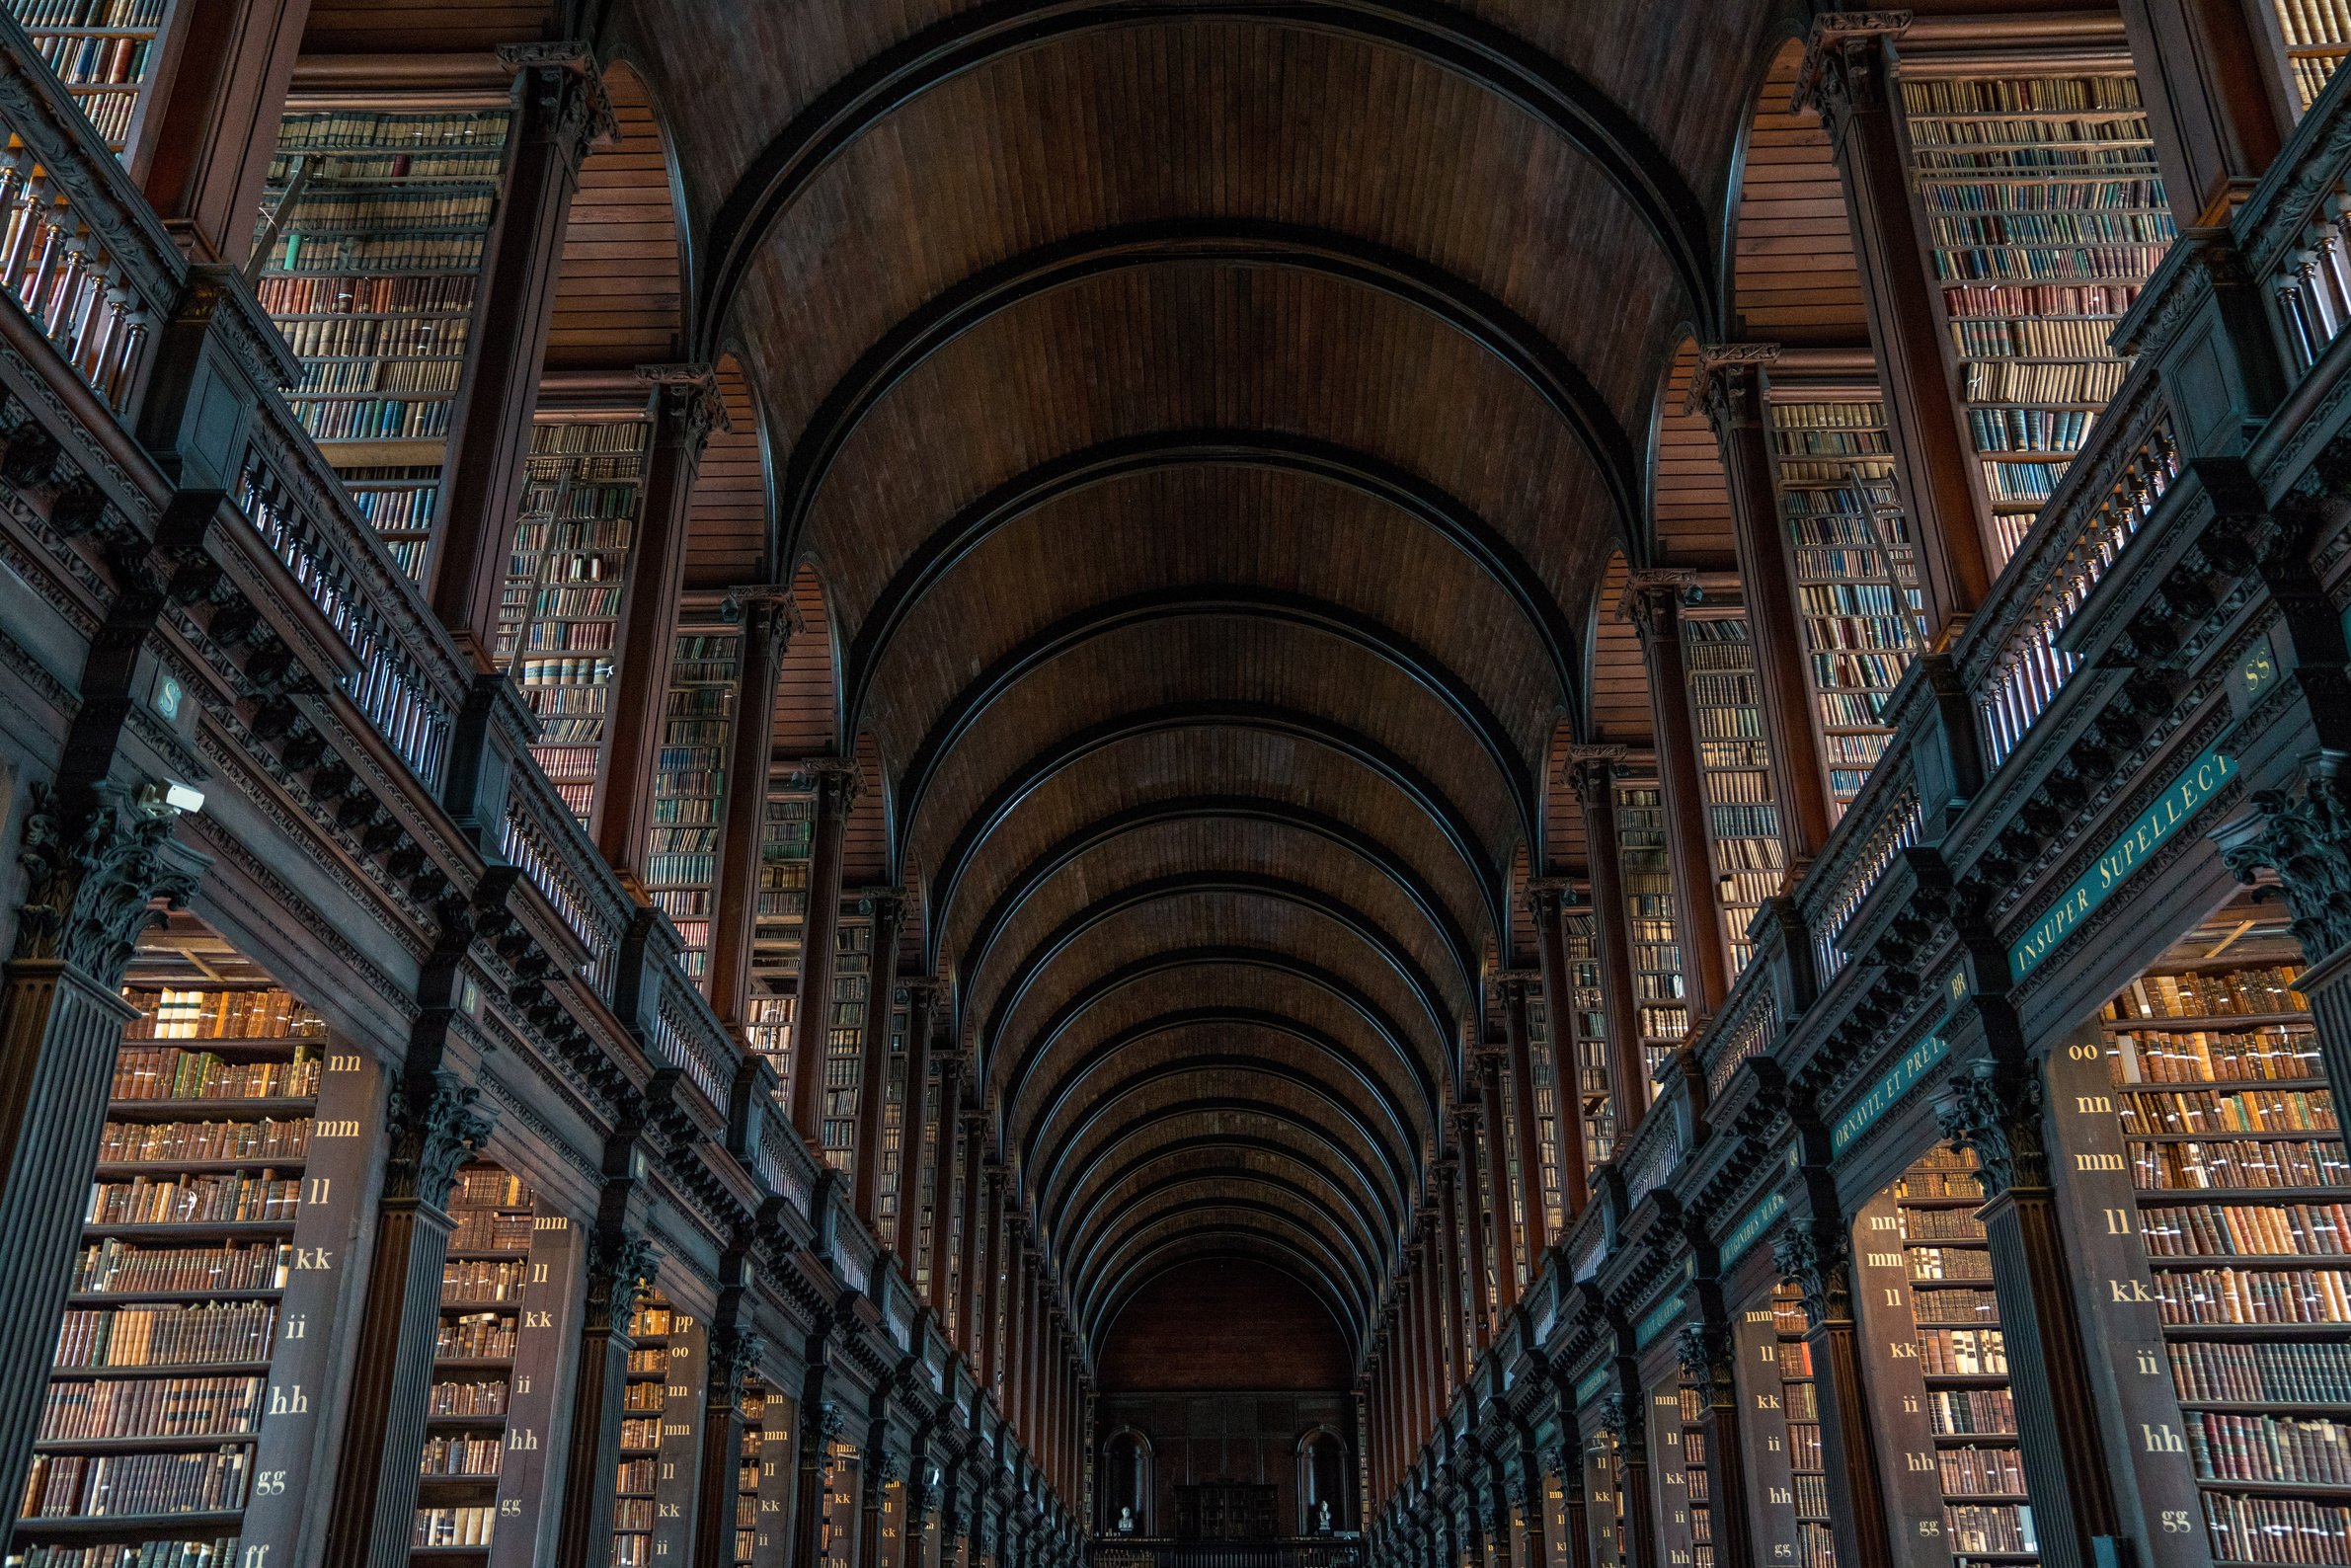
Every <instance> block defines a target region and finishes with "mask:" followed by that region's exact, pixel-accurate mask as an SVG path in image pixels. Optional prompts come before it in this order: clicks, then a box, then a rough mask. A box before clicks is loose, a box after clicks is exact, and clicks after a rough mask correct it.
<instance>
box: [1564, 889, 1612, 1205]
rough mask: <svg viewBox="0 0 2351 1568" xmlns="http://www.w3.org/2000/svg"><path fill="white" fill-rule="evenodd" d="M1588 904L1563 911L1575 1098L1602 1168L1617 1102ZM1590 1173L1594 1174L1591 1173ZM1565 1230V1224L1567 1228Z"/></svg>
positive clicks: (1588, 1145)
mask: <svg viewBox="0 0 2351 1568" xmlns="http://www.w3.org/2000/svg"><path fill="white" fill-rule="evenodd" d="M1593 919H1594V916H1593V910H1592V906H1591V905H1590V904H1589V903H1586V904H1581V905H1576V906H1572V907H1570V908H1567V909H1565V910H1563V911H1562V912H1561V914H1560V920H1559V924H1560V933H1561V936H1562V938H1563V945H1564V946H1565V947H1566V949H1567V974H1568V979H1569V980H1570V981H1571V982H1572V983H1573V984H1574V986H1575V1043H1576V1059H1575V1063H1574V1065H1573V1068H1572V1071H1573V1074H1574V1077H1575V1083H1576V1098H1577V1099H1579V1100H1580V1101H1582V1102H1583V1106H1584V1153H1585V1155H1586V1157H1587V1158H1588V1159H1589V1160H1590V1161H1591V1163H1592V1164H1593V1165H1594V1166H1595V1167H1597V1166H1600V1165H1602V1164H1605V1163H1606V1162H1607V1159H1608V1158H1609V1156H1610V1155H1611V1154H1612V1153H1613V1152H1614V1151H1615V1147H1616V1113H1615V1109H1614V1106H1615V1102H1614V1101H1613V1100H1612V1099H1611V1098H1610V1096H1609V1092H1608V1071H1609V1057H1608V1009H1607V1001H1606V1000H1605V999H1604V997H1603V993H1602V990H1601V979H1600V936H1599V933H1598V932H1596V931H1595V930H1594V929H1593ZM1586 1174H1587V1175H1589V1174H1590V1173H1589V1172H1587V1173H1586ZM1562 1233H1564V1227H1563V1228H1562Z"/></svg>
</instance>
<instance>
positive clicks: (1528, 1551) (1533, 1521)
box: [1512, 1444, 1551, 1568]
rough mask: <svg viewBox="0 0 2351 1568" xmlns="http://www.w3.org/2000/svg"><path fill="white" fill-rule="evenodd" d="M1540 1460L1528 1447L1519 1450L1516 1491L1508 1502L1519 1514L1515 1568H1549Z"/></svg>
mask: <svg viewBox="0 0 2351 1568" xmlns="http://www.w3.org/2000/svg"><path fill="white" fill-rule="evenodd" d="M1543 1501H1544V1499H1543V1470H1542V1460H1541V1459H1540V1458H1538V1457H1537V1456H1536V1454H1535V1450H1534V1448H1533V1446H1532V1445H1531V1444H1528V1445H1527V1446H1525V1447H1522V1448H1521V1449H1520V1450H1519V1462H1518V1490H1517V1493H1516V1495H1515V1496H1514V1497H1513V1498H1512V1502H1513V1503H1515V1504H1516V1505H1517V1507H1518V1510H1519V1520H1520V1535H1519V1560H1518V1562H1517V1564H1516V1565H1515V1568H1550V1563H1551V1548H1550V1542H1549V1540H1548V1539H1547V1538H1546V1531H1547V1529H1548V1526H1549V1521H1548V1520H1547V1519H1545V1518H1544V1515H1545V1514H1546V1513H1547V1512H1548V1510H1546V1509H1545V1508H1544V1507H1543Z"/></svg>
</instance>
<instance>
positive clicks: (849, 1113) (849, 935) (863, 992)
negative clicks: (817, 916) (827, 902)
mask: <svg viewBox="0 0 2351 1568" xmlns="http://www.w3.org/2000/svg"><path fill="white" fill-rule="evenodd" d="M873 942H874V932H873V926H872V925H871V924H870V923H869V922H868V921H866V920H865V919H864V917H862V916H851V915H846V914H843V915H841V916H839V917H838V918H837V921H836V923H835V924H834V926H833V928H832V1019H831V1023H830V1027H828V1028H827V1029H826V1030H825V1032H824V1161H825V1163H826V1164H828V1165H830V1166H832V1168H833V1169H835V1170H838V1171H843V1172H847V1171H849V1169H850V1166H851V1164H852V1163H853V1162H854V1158H855V1154H856V1148H857V1097H858V1090H859V1087H860V1084H859V1072H860V1069H861V1067H862V1065H863V1063H862V1061H861V1059H860V1058H862V1057H863V1056H864V1047H865V1003H866V997H867V995H868V994H869V987H870V986H871V985H872V983H873V964H874V954H873Z"/></svg>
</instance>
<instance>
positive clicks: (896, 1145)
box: [874, 996, 907, 1251]
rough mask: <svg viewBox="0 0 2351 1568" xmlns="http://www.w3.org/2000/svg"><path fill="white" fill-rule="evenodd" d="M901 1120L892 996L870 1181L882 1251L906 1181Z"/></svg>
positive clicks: (901, 1080)
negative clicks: (877, 1151) (878, 1141)
mask: <svg viewBox="0 0 2351 1568" xmlns="http://www.w3.org/2000/svg"><path fill="white" fill-rule="evenodd" d="M905 1121H906V1010H905V1008H903V1007H901V1006H900V1005H899V1003H898V999H897V998H896V997H895V996H894V997H892V998H891V1003H890V1059H889V1060H888V1061H886V1062H884V1063H883V1066H882V1171H881V1179H880V1180H879V1181H877V1182H876V1183H875V1184H874V1236H875V1239H876V1240H878V1241H880V1242H881V1244H882V1247H883V1250H885V1251H888V1250H889V1249H890V1244H891V1238H892V1237H893V1236H896V1235H897V1234H898V1206H899V1201H900V1195H901V1193H902V1192H903V1191H904V1188H905V1183H906V1181H907V1176H906V1171H905V1159H904V1152H903V1151H904V1145H905Z"/></svg>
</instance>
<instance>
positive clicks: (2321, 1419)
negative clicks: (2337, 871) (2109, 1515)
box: [2100, 903, 2351, 1563]
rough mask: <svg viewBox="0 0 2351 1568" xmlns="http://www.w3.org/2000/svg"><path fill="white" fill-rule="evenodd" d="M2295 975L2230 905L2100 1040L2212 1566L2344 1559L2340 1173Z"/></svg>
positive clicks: (2290, 955)
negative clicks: (2227, 910)
mask: <svg viewBox="0 0 2351 1568" xmlns="http://www.w3.org/2000/svg"><path fill="white" fill-rule="evenodd" d="M2300 975H2301V950H2300V948H2299V946H2298V945H2297V944H2296V943H2295V942H2294V941H2293V939H2292V935H2291V932H2290V931H2289V930H2288V929H2287V928H2286V926H2285V923H2284V920H2283V917H2282V915H2279V914H2276V913H2267V912H2264V911H2263V910H2261V909H2259V908H2257V907H2255V906H2252V905H2249V904H2245V903H2240V904H2239V905H2238V906H2237V907H2236V908H2235V909H2234V910H2233V911H2232V912H2231V914H2230V915H2229V916H2228V917H2227V918H2225V919H2224V920H2223V921H2221V922H2218V923H2215V924H2213V925H2208V926H2206V927H2205V928H2203V929H2202V930H2200V931H2198V932H2196V933H2194V934H2193V935H2192V936H2191V937H2190V939H2189V940H2187V941H2186V942H2183V943H2182V944H2181V945H2180V946H2179V947H2177V948H2175V949H2174V950H2173V951H2172V953H2171V954H2169V955H2167V956H2166V958H2165V960H2164V961H2163V962H2161V963H2159V964H2157V965H2156V966H2155V968H2153V969H2151V970H2149V971H2148V972H2147V973H2146V974H2144V975H2142V976H2141V977H2140V978H2139V979H2137V980H2133V981H2132V982H2131V983H2130V984H2129V985H2128V986H2126V987H2125V988H2124V989H2123V991H2122V992H2121V993H2120V994H2119V995H2117V996H2116V997H2115V998H2114V999H2113V1000H2112V1001H2111V1002H2110V1003H2108V1005H2107V1007H2106V1008H2105V1010H2104V1015H2103V1022H2102V1023H2101V1025H2100V1031H2101V1033H2102V1035H2103V1036H2104V1041H2105V1057H2106V1067H2107V1071H2108V1075H2109V1077H2110V1079H2111V1082H2112V1084H2113V1087H2114V1091H2115V1093H2114V1105H2115V1110H2116V1113H2117V1115H2118V1117H2119V1119H2120V1123H2121V1135H2122V1140H2123V1141H2122V1146H2123V1147H2124V1149H2125V1150H2126V1156H2125V1157H2126V1159H2127V1161H2128V1164H2129V1167H2130V1173H2131V1185H2132V1188H2133V1189H2134V1192H2135V1196H2136V1200H2137V1204H2138V1211H2139V1214H2138V1219H2139V1222H2138V1227H2137V1230H2138V1238H2139V1242H2140V1246H2141V1248H2142V1249H2143V1250H2144V1253H2145V1266H2146V1269H2147V1271H2148V1273H2149V1276H2150V1277H2151V1278H2152V1282H2153V1287H2154V1294H2155V1297H2156V1300H2157V1306H2156V1312H2157V1314H2158V1316H2159V1319H2160V1323H2161V1330H2160V1332H2161V1336H2162V1341H2163V1346H2162V1349H2163V1353H2164V1356H2165V1358H2166V1359H2167V1361H2168V1363H2169V1369H2170V1372H2171V1385H2172V1391H2173V1392H2174V1393H2175V1394H2176V1396H2177V1416H2178V1417H2179V1419H2180V1420H2181V1421H2182V1422H2184V1433H2185V1437H2186V1440H2187V1455H2188V1458H2189V1460H2190V1462H2191V1463H2192V1465H2193V1469H2194V1486H2195V1489H2196V1492H2197V1494H2198V1501H2199V1502H2200V1504H2201V1508H2202V1523H2203V1525H2204V1527H2205V1529H2206V1530H2207V1532H2208V1537H2209V1541H2210V1545H2211V1549H2212V1555H2213V1558H2214V1560H2215V1561H2216V1562H2257V1563H2340V1562H2345V1561H2351V1256H2347V1254H2351V1161H2347V1160H2346V1157H2345V1154H2344V1148H2343V1141H2342V1135H2341V1133H2340V1132H2339V1130H2338V1126H2337V1122H2336V1113H2335V1104H2334V1096H2333V1094H2332V1092H2331V1091H2330V1089H2329V1087H2328V1085H2327V1082H2326V1080H2325V1078H2324V1077H2323V1076H2322V1068H2321V1066H2320V1061H2319V1055H2318V1044H2317V1038H2316V1034H2315V1031H2314V1028H2313V1025H2312V1020H2311V1016H2310V1009H2309V1004H2308V1002H2307V1001H2306V1000H2305V999H2304V997H2303V996H2302V994H2301V993H2300V992H2299V991H2297V990H2296V989H2295V982H2296V980H2298V979H2299V977H2300ZM2134 1261H2136V1260H2134ZM2171 1414H2172V1412H2171V1411H2168V1410H2165V1411H2163V1412H2161V1415H2163V1416H2169V1415H2171Z"/></svg>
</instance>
